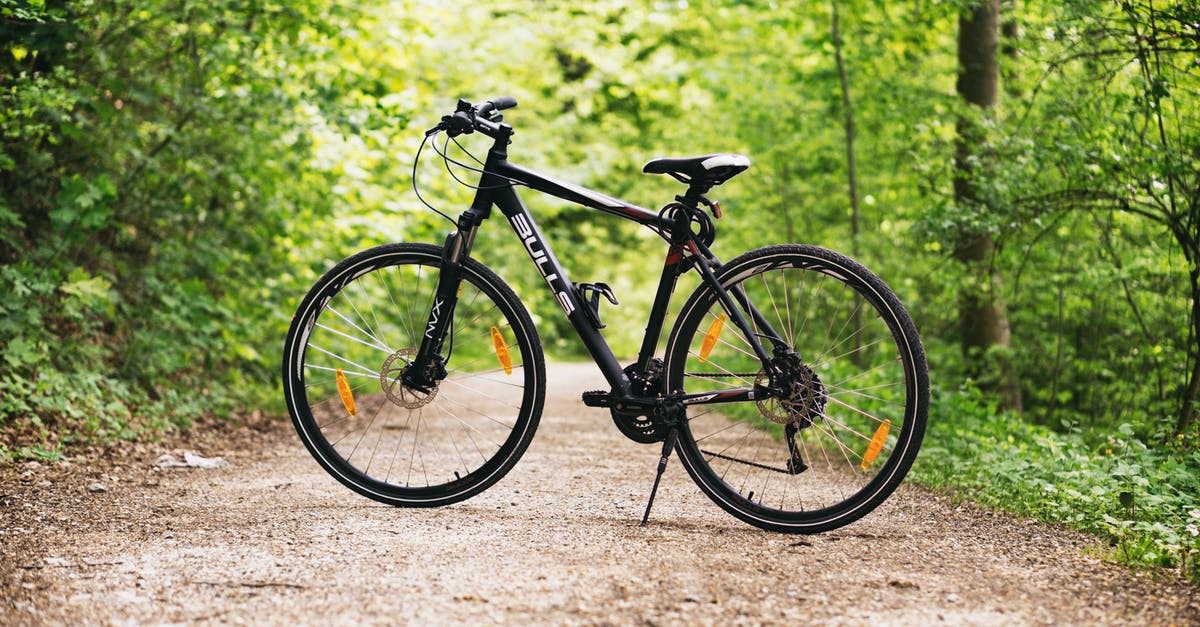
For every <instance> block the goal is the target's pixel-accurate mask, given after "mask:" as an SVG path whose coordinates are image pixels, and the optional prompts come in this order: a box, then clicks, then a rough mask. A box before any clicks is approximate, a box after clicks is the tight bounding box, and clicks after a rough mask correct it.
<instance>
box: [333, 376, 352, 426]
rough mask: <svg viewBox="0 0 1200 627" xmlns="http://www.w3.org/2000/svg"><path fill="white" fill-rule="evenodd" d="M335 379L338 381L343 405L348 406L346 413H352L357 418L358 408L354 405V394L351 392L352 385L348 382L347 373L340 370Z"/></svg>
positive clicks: (339, 394)
mask: <svg viewBox="0 0 1200 627" xmlns="http://www.w3.org/2000/svg"><path fill="white" fill-rule="evenodd" d="M334 378H335V379H337V386H338V396H341V397H342V405H345V406H346V411H348V412H350V415H351V416H357V415H358V408H357V407H356V406H355V405H354V394H353V393H352V392H351V391H350V383H349V382H347V381H346V373H344V372H342V369H341V368H338V369H337V374H336V375H335V376H334Z"/></svg>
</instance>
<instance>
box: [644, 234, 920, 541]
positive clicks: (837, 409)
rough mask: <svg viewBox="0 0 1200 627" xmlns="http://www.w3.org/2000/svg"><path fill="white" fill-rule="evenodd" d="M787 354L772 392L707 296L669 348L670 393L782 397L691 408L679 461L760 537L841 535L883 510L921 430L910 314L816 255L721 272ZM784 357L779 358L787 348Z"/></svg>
mask: <svg viewBox="0 0 1200 627" xmlns="http://www.w3.org/2000/svg"><path fill="white" fill-rule="evenodd" d="M717 277H718V279H719V280H720V282H721V284H722V286H723V287H724V288H725V289H726V290H729V291H735V290H738V289H740V290H743V291H744V292H745V294H746V296H747V298H748V299H749V301H750V302H751V303H753V304H754V305H755V306H756V307H757V308H758V310H759V311H760V312H761V313H762V314H763V317H764V318H765V319H766V321H767V322H769V327H766V326H759V325H757V324H755V325H754V326H755V332H756V333H757V334H759V338H760V340H761V341H762V344H763V345H764V347H765V348H766V349H767V351H768V352H772V350H773V346H772V343H771V342H770V341H769V340H768V339H767V336H768V335H769V333H768V328H770V329H774V330H775V331H776V332H777V333H778V334H779V335H780V336H781V339H782V341H783V342H782V343H783V344H786V348H784V349H783V350H776V351H775V356H774V361H775V364H776V366H777V367H779V369H780V370H781V371H783V372H784V373H785V375H783V376H779V377H777V380H775V381H772V380H771V378H770V377H769V376H768V375H767V374H766V373H765V372H763V367H762V364H761V362H760V361H759V360H758V359H757V358H756V357H755V355H754V352H753V350H752V349H751V348H750V344H749V342H748V341H747V340H746V338H745V337H743V335H742V333H741V331H739V330H738V328H737V327H736V326H735V325H734V324H733V323H732V321H730V320H728V316H727V314H726V312H725V311H724V310H723V308H722V306H721V304H720V303H719V302H718V301H717V298H716V294H715V292H713V291H712V290H711V289H710V288H709V287H708V286H707V285H701V287H700V288H699V289H697V291H696V292H695V293H693V294H692V296H691V297H690V298H689V299H688V301H687V303H686V304H685V305H684V306H683V309H682V311H681V313H680V318H679V321H678V322H677V323H676V325H675V328H674V329H673V330H672V332H671V337H670V339H669V340H668V343H667V363H666V373H667V374H666V376H667V381H666V383H667V386H668V390H670V391H672V392H683V393H689V394H691V393H697V392H713V393H719V392H722V391H726V390H730V389H733V388H754V387H755V386H756V385H761V386H765V387H771V386H772V385H773V386H774V388H775V389H776V390H782V394H781V395H779V396H777V397H769V398H759V399H757V400H756V401H745V402H738V403H725V404H709V405H692V406H689V407H688V412H687V414H688V416H687V420H686V422H685V424H684V427H683V428H682V429H681V433H680V439H679V443H678V445H677V449H678V451H679V456H680V459H681V461H682V463H683V464H684V466H685V467H686V468H687V471H688V473H689V474H690V475H691V476H692V478H693V479H694V480H695V481H696V483H697V484H698V485H699V486H700V488H701V489H702V490H703V491H704V492H705V494H707V495H708V496H709V497H710V498H712V500H713V501H715V502H716V503H717V504H718V505H720V506H721V507H723V508H724V509H725V510H727V511H728V512H730V513H731V514H733V515H734V516H737V517H738V518H740V519H742V520H743V521H746V522H748V523H750V524H752V525H755V526H758V527H761V528H764V529H771V530H776V531H784V532H792V533H817V532H820V531H827V530H829V529H833V528H836V527H840V526H842V525H845V524H847V523H850V522H852V521H854V520H857V519H858V518H860V517H861V516H863V515H865V514H866V513H868V512H870V511H871V510H872V509H874V508H875V507H877V506H878V505H879V504H880V503H882V502H883V501H884V499H886V498H887V497H888V495H890V494H891V493H892V491H893V490H895V488H896V486H898V485H899V484H900V482H901V481H902V480H903V479H904V476H905V474H906V473H907V472H908V469H909V468H910V467H911V466H912V463H913V460H914V459H915V458H916V456H917V450H918V449H919V447H920V444H921V438H922V437H923V435H924V432H925V422H926V416H927V412H928V404H929V375H928V367H927V366H926V363H925V355H924V349H923V348H922V346H921V341H920V338H919V337H918V335H917V331H916V328H915V326H914V325H913V322H912V320H911V318H910V317H909V315H908V313H907V312H906V311H905V309H904V307H903V305H901V304H900V301H899V300H898V299H897V298H896V296H895V294H894V293H893V292H892V291H891V290H890V289H889V288H888V287H887V285H885V284H884V283H883V281H882V280H880V279H879V277H877V276H875V275H874V274H872V273H871V272H870V271H869V270H867V269H866V268H864V267H863V266H862V265H861V264H859V263H858V262H856V261H854V260H852V259H850V258H848V257H845V256H843V255H840V254H838V253H835V252H832V251H828V250H825V249H821V248H816V247H811V246H802V245H779V246H769V247H766V248H760V249H757V250H753V251H750V252H748V253H746V254H744V255H741V256H739V257H737V258H736V259H734V260H732V261H730V262H729V263H727V264H725V265H724V266H722V267H721V268H720V270H719V271H718V272H717ZM780 348H782V347H780Z"/></svg>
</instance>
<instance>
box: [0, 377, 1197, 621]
mask: <svg viewBox="0 0 1200 627" xmlns="http://www.w3.org/2000/svg"><path fill="white" fill-rule="evenodd" d="M602 383H603V379H602V377H601V376H600V374H599V372H598V371H597V370H596V368H595V367H594V366H592V365H590V364H588V365H561V364H556V365H554V367H552V368H550V390H551V392H550V398H549V399H548V400H547V405H546V411H545V414H544V417H543V419H542V425H541V428H540V430H539V432H538V435H537V437H536V438H535V439H534V441H533V444H532V445H531V446H530V449H529V451H528V452H527V453H526V454H525V456H524V458H522V460H521V462H520V463H518V464H517V466H516V469H515V470H513V472H512V473H511V474H510V475H509V476H508V477H506V478H505V479H504V480H503V481H501V482H500V483H499V484H497V485H496V486H495V487H493V488H492V489H490V490H488V491H487V492H484V493H483V494H482V495H480V496H477V497H475V498H473V499H471V500H468V501H466V502H464V503H461V504H458V505H454V506H450V507H446V508H441V509H432V510H404V509H396V508H391V507H386V506H382V505H377V504H375V503H374V502H372V501H369V500H366V499H364V498H361V497H359V496H357V495H355V494H353V493H352V492H350V491H349V490H347V489H345V488H343V487H341V485H340V484H338V483H336V482H335V481H334V480H333V479H332V478H330V477H328V476H326V475H325V474H324V472H323V471H321V470H320V468H319V467H318V466H317V464H316V462H314V461H313V460H312V459H311V458H310V457H309V456H308V454H307V452H305V450H304V449H303V447H302V446H301V445H300V443H299V440H298V439H297V438H296V436H295V435H294V434H293V433H292V432H291V429H290V425H289V424H286V423H285V422H284V421H282V420H273V421H266V420H264V421H260V422H261V424H259V425H258V426H257V428H244V429H241V430H238V431H234V432H233V433H232V434H225V436H223V437H221V438H217V437H216V436H211V435H210V436H206V437H199V436H198V437H197V438H194V439H192V440H185V441H180V442H171V443H164V444H161V445H157V446H147V445H143V446H140V447H134V448H133V449H132V450H126V451H124V452H123V453H121V454H120V455H116V456H109V457H105V458H101V459H100V460H99V461H98V462H97V463H96V464H95V465H91V464H89V465H88V466H87V467H81V466H79V465H72V464H55V465H49V466H47V465H36V464H25V465H22V466H18V467H16V468H10V469H7V470H4V471H3V474H0V523H2V524H0V624H3V625H22V624H71V625H75V624H146V623H155V624H161V623H254V624H294V623H296V622H302V623H321V624H327V623H328V624H354V625H358V624H389V625H390V624H431V623H452V624H462V623H469V624H477V623H485V624H492V623H515V624H529V623H541V624H595V623H614V624H655V625H659V624H687V625H693V624H721V625H725V624H784V623H792V624H795V623H799V624H813V623H818V624H831V625H843V624H844V625H866V624H888V625H909V624H911V625H930V624H948V625H959V624H978V625H1014V624H1056V625H1057V624H1130V625H1144V624H1181V625H1184V624H1193V625H1194V624H1198V623H1200V591H1198V590H1197V588H1195V587H1194V586H1188V585H1184V584H1180V583H1178V582H1176V581H1174V580H1173V579H1171V577H1169V576H1168V575H1166V574H1162V573H1160V574H1159V575H1158V576H1157V581H1156V578H1155V576H1154V575H1153V574H1149V573H1131V572H1129V571H1127V570H1125V569H1123V568H1120V567H1117V566H1114V565H1111V564H1108V563H1106V562H1103V561H1102V560H1100V559H1097V558H1096V557H1089V555H1098V554H1100V553H1102V551H1103V548H1104V547H1101V546H1099V545H1098V544H1096V543H1095V541H1093V540H1090V539H1088V538H1085V537H1082V536H1080V535H1078V534H1074V533H1071V532H1069V531H1065V530H1063V529H1061V528H1058V527H1053V526H1048V525H1042V524H1035V523H1031V522H1025V521H1019V520H1013V519H1012V518H1010V517H1008V516H1006V515H1003V514H997V513H993V512H988V511H984V510H981V509H980V508H978V507H976V506H973V505H970V504H954V503H952V502H950V501H949V500H948V499H946V498H942V497H939V496H936V495H933V494H931V493H929V492H928V491H925V490H922V489H920V488H916V487H913V486H903V487H902V488H901V489H900V490H899V491H898V492H897V494H896V495H895V496H894V497H893V498H892V499H891V500H890V501H889V502H888V503H886V504H884V506H883V507H881V508H880V509H879V510H877V511H876V512H875V513H874V514H872V515H870V516H868V517H867V518H865V519H863V520H862V521H860V522H858V523H856V524H853V525H851V526H849V527H846V528H843V529H840V530H838V531H835V532H831V533H826V534H820V535H816V536H785V535H779V534H773V533H767V532H763V531H759V530H757V529H754V528H752V527H748V526H746V525H744V524H743V523H740V522H739V521H737V520H736V519H734V518H732V517H731V516H728V515H726V514H725V513H724V512H722V511H721V510H720V509H718V508H717V507H716V506H715V505H713V504H712V503H710V502H709V501H708V500H707V499H706V498H705V497H704V496H703V495H702V494H701V493H700V491H699V489H698V488H696V487H695V486H694V485H693V484H692V483H691V480H690V479H689V478H688V477H687V475H686V473H685V472H684V471H683V469H682V468H681V467H680V466H679V465H678V463H677V462H674V461H673V462H672V465H671V466H670V468H669V469H668V471H667V474H666V476H665V477H664V479H663V487H662V488H661V490H660V492H659V496H658V500H657V501H656V503H655V508H654V512H653V514H652V517H651V525H650V526H648V527H644V528H643V527H639V526H638V524H637V522H638V520H639V519H640V516H641V512H642V508H643V507H644V504H645V498H646V496H647V494H648V492H649V488H650V482H651V481H652V479H653V467H654V464H655V462H656V457H657V450H658V445H638V444H634V443H632V442H629V441H628V440H625V439H624V438H623V437H622V436H621V435H620V434H619V433H618V432H617V430H616V428H615V427H613V425H612V424H611V421H610V420H609V419H608V417H607V415H606V414H605V413H603V410H595V409H589V408H585V407H583V405H582V404H581V403H580V401H579V393H580V392H581V391H582V390H585V389H599V388H600V387H602ZM185 450H193V451H196V452H198V453H201V454H203V455H220V456H222V457H223V458H224V459H225V460H227V461H228V462H229V464H228V466H226V467H223V468H217V469H200V468H159V467H157V466H155V465H154V460H155V459H156V458H157V457H158V456H159V455H161V454H163V453H173V454H175V455H176V456H178V457H182V453H183V452H184V451H185Z"/></svg>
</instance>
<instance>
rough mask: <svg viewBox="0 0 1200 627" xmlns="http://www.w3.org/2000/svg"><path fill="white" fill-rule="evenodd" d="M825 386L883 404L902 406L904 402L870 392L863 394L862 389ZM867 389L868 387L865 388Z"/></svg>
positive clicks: (891, 385) (894, 384) (892, 385)
mask: <svg viewBox="0 0 1200 627" xmlns="http://www.w3.org/2000/svg"><path fill="white" fill-rule="evenodd" d="M896 385H899V384H898V383H893V384H890V385H889V386H886V387H894V386H896ZM825 387H826V388H827V389H831V390H836V391H837V392H839V393H842V394H850V395H853V396H858V397H860V398H865V399H869V400H872V401H879V402H880V403H883V404H885V405H892V406H894V407H904V403H902V402H900V401H894V400H888V399H886V398H880V397H878V396H872V395H870V394H865V393H863V392H862V391H860V390H851V389H847V388H842V387H838V386H836V385H829V384H826V385H825ZM875 387H880V386H875ZM867 389H869V388H867ZM830 396H831V397H832V395H830Z"/></svg>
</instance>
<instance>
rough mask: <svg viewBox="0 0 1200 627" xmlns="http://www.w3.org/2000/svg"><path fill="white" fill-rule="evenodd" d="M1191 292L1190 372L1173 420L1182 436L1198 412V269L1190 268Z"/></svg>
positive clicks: (1199, 332) (1199, 339) (1199, 327)
mask: <svg viewBox="0 0 1200 627" xmlns="http://www.w3.org/2000/svg"><path fill="white" fill-rule="evenodd" d="M1188 278H1189V279H1190V283H1191V290H1192V328H1191V329H1190V330H1189V331H1188V336H1189V339H1190V341H1189V343H1188V346H1189V347H1188V351H1187V359H1188V360H1189V361H1190V362H1191V365H1192V371H1191V373H1189V374H1188V378H1187V382H1186V383H1185V384H1184V388H1183V397H1182V398H1181V399H1180V401H1181V402H1180V407H1179V416H1177V417H1176V419H1175V433H1176V434H1182V433H1183V432H1184V431H1186V430H1187V429H1188V427H1191V426H1192V424H1193V423H1194V422H1195V421H1196V418H1197V414H1200V410H1198V409H1197V407H1196V401H1197V397H1200V350H1197V348H1196V344H1197V341H1200V267H1197V266H1195V265H1193V266H1192V270H1191V272H1189V274H1188Z"/></svg>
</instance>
